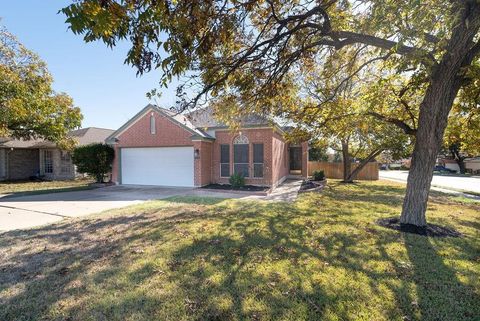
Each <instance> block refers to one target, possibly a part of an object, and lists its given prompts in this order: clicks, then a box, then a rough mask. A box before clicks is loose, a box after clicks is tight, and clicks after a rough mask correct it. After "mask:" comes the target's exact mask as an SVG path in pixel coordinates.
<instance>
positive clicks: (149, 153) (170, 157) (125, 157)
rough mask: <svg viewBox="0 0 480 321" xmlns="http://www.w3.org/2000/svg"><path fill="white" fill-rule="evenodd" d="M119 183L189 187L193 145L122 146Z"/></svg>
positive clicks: (191, 181) (190, 183)
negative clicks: (120, 180) (120, 181)
mask: <svg viewBox="0 0 480 321" xmlns="http://www.w3.org/2000/svg"><path fill="white" fill-rule="evenodd" d="M121 162H122V165H121V166H122V167H121V168H122V184H137V185H163V186H193V176H194V172H193V166H194V165H193V147H159V148H122V150H121Z"/></svg>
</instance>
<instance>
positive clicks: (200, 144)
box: [193, 141, 213, 186]
mask: <svg viewBox="0 0 480 321" xmlns="http://www.w3.org/2000/svg"><path fill="white" fill-rule="evenodd" d="M193 148H194V150H197V149H198V151H199V157H198V158H195V177H194V182H195V186H205V185H208V184H210V183H211V182H212V156H213V154H212V150H213V142H207V141H195V142H194V144H193Z"/></svg>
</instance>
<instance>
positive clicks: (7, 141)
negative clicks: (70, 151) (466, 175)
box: [0, 127, 114, 148]
mask: <svg viewBox="0 0 480 321" xmlns="http://www.w3.org/2000/svg"><path fill="white" fill-rule="evenodd" d="M113 132H114V130H112V129H107V128H97V127H86V128H81V129H77V130H72V131H71V132H70V133H69V134H68V135H69V136H70V137H73V138H75V139H76V140H77V141H78V146H82V145H88V144H92V143H103V142H105V139H106V138H107V137H108V136H110V135H111V134H112V133H113ZM0 147H4V148H54V147H56V145H55V143H53V142H50V141H48V140H44V139H31V140H24V139H13V138H6V137H2V138H0Z"/></svg>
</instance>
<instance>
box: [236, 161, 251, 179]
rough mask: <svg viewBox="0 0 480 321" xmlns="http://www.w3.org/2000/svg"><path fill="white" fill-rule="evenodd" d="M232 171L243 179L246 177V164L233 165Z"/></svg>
mask: <svg viewBox="0 0 480 321" xmlns="http://www.w3.org/2000/svg"><path fill="white" fill-rule="evenodd" d="M234 171H235V173H236V174H240V175H242V176H243V177H248V176H249V175H248V164H235V165H234Z"/></svg>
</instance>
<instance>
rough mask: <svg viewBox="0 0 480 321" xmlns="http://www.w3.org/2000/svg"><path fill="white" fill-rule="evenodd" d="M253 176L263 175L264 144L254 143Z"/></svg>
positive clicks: (259, 176)
mask: <svg viewBox="0 0 480 321" xmlns="http://www.w3.org/2000/svg"><path fill="white" fill-rule="evenodd" d="M253 177H258V178H261V177H263V144H253Z"/></svg>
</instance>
